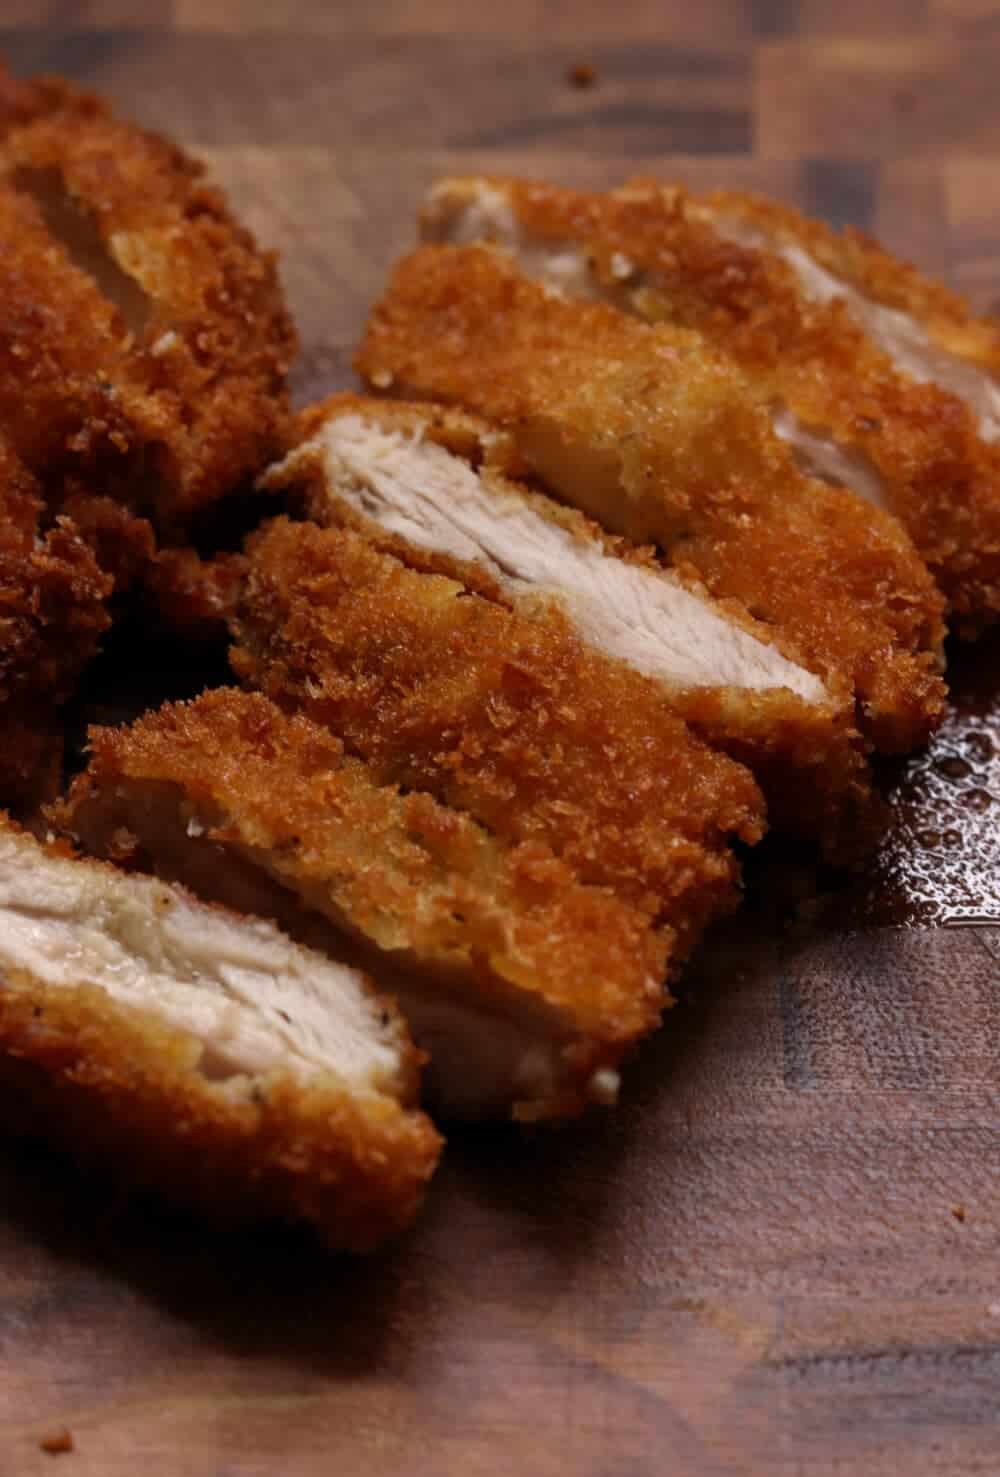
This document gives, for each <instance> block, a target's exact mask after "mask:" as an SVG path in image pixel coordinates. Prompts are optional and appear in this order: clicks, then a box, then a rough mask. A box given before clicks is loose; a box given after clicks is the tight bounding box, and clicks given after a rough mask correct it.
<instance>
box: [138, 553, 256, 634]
mask: <svg viewBox="0 0 1000 1477" xmlns="http://www.w3.org/2000/svg"><path fill="white" fill-rule="evenodd" d="M245 568H246V565H245V561H244V559H243V557H242V555H240V554H217V555H216V556H215V558H214V559H201V558H199V556H198V554H197V553H196V552H195V551H194V549H161V550H160V551H159V552H158V553H157V554H156V556H155V557H154V558H153V559H152V560H151V561H150V563H149V564H148V565H147V567H146V570H145V573H144V577H143V594H144V596H145V598H146V605H147V611H148V614H149V616H150V617H151V618H152V620H153V621H154V623H155V624H157V625H162V626H164V627H165V628H166V629H167V630H169V631H172V632H174V633H176V634H177V635H180V636H183V637H186V638H187V639H188V640H198V641H224V640H225V638H226V631H227V621H228V620H229V617H230V616H231V614H232V613H233V611H234V610H235V608H236V604H237V601H238V599H239V593H240V587H241V582H242V579H243V575H244V572H245Z"/></svg>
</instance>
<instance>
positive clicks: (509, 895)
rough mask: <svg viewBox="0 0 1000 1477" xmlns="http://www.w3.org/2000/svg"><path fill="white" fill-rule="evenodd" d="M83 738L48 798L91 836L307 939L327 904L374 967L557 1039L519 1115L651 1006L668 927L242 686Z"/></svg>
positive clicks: (536, 1112) (618, 1047)
mask: <svg viewBox="0 0 1000 1477" xmlns="http://www.w3.org/2000/svg"><path fill="white" fill-rule="evenodd" d="M90 744H91V759H90V764H89V767H88V769H87V771H86V772H85V773H84V774H83V775H81V776H80V777H79V778H78V779H77V781H76V782H75V784H74V786H73V788H72V790H71V792H70V795H69V797H68V800H67V802H66V804H65V805H63V806H62V807H59V809H58V810H57V812H56V818H57V820H58V822H59V824H60V825H61V826H62V827H63V828H64V829H66V830H68V831H69V832H70V833H71V834H73V835H74V836H75V837H77V838H78V839H79V840H80V841H81V842H82V843H83V844H84V845H85V846H86V847H87V849H88V850H90V851H92V852H95V853H97V854H100V855H104V856H109V855H113V856H115V858H116V860H122V859H127V860H128V861H129V862H130V863H132V864H138V865H139V866H141V867H142V868H143V869H144V870H155V871H156V872H157V874H158V875H160V876H164V877H167V878H169V879H171V880H179V881H182V882H186V883H187V884H188V885H190V886H192V887H194V889H195V890H196V891H197V892H198V893H199V894H200V895H202V896H210V897H212V898H214V899H215V900H217V901H223V902H230V903H232V904H233V905H235V906H237V907H247V906H249V907H250V908H252V909H253V910H254V911H257V912H260V911H267V912H269V913H272V914H273V915H274V916H275V917H276V919H277V921H278V922H279V923H280V924H281V926H282V927H284V928H286V929H288V931H290V932H292V933H298V934H300V935H301V934H302V933H303V925H304V934H305V937H306V938H307V939H308V936H309V929H310V919H311V920H313V922H315V920H317V919H318V918H319V917H321V916H322V917H325V918H326V919H328V920H330V921H332V922H333V923H334V924H335V925H337V926H339V927H340V928H342V929H343V930H344V931H345V933H347V934H348V935H349V936H351V937H352V938H353V939H355V940H357V941H359V942H360V943H361V944H362V945H363V946H365V949H366V952H365V953H364V955H363V964H364V967H365V968H366V969H368V970H369V971H370V972H371V973H372V975H373V976H374V978H375V979H376V980H377V981H381V979H382V972H383V971H384V970H385V969H386V967H387V966H388V968H389V969H390V971H397V972H398V971H399V970H406V971H408V972H410V973H412V974H413V976H414V978H415V980H417V981H419V980H420V978H421V977H422V979H423V983H422V984H421V983H417V984H416V985H415V988H419V989H421V990H422V991H424V992H426V993H428V994H429V995H430V997H431V998H433V997H434V996H435V995H436V994H438V993H439V992H443V993H444V995H445V997H446V998H447V997H452V998H454V999H455V1000H457V1001H459V1002H467V1003H469V1004H471V1006H473V1007H474V1008H475V1009H476V1010H480V1011H483V1012H485V1013H486V1018H485V1023H484V1026H483V1029H485V1030H487V1031H488V1030H489V1021H490V1012H494V1013H495V1014H496V1016H497V1017H503V1016H512V1017H514V1018H517V1019H523V1020H525V1022H526V1023H527V1025H528V1026H529V1027H530V1028H531V1029H535V1030H537V1031H538V1032H539V1033H540V1034H541V1035H542V1036H543V1037H550V1036H551V1037H553V1038H554V1039H555V1040H556V1041H557V1042H561V1043H562V1047H561V1050H562V1054H563V1059H564V1072H563V1076H562V1078H561V1080H559V1081H558V1083H555V1084H552V1086H553V1087H555V1088H557V1089H558V1091H557V1092H556V1093H555V1095H554V1096H553V1097H542V1096H541V1095H540V1094H539V1095H533V1096H532V1097H531V1099H530V1100H527V1101H522V1102H521V1103H519V1104H518V1103H515V1111H516V1112H517V1113H518V1116H521V1117H525V1116H531V1117H533V1118H538V1117H541V1116H545V1117H552V1116H556V1115H560V1116H562V1115H565V1114H567V1113H572V1112H576V1111H578V1110H579V1109H580V1108H581V1107H582V1106H584V1104H585V1102H586V1100H587V1094H588V1083H589V1082H590V1080H591V1079H592V1078H593V1075H594V1073H595V1072H597V1071H599V1070H600V1069H602V1068H606V1067H612V1068H613V1067H614V1066H616V1065H617V1063H618V1062H619V1061H620V1059H621V1057H622V1054H623V1052H624V1051H625V1050H626V1048H628V1047H629V1046H630V1045H631V1044H632V1043H633V1042H634V1041H635V1040H636V1039H637V1038H638V1037H639V1036H641V1035H643V1034H645V1033H646V1032H648V1031H650V1030H652V1029H653V1027H654V1026H655V1025H656V1024H657V1023H658V1021H659V1017H660V1012H661V1010H662V1009H663V1006H664V1004H665V1003H666V998H667V997H666V996H665V992H664V989H663V980H664V977H665V974H666V964H667V959H668V956H669V950H670V945H671V938H670V936H669V934H668V933H659V934H657V933H654V932H653V930H651V928H650V926H649V919H648V917H647V916H646V915H644V914H643V913H641V912H640V911H639V910H637V909H635V908H632V907H630V906H629V905H628V904H626V903H625V902H623V901H621V900H619V899H618V898H616V897H614V896H613V894H611V893H610V892H607V891H605V890H603V889H600V888H595V887H584V886H581V884H580V883H579V882H578V881H577V879H576V877H575V876H574V874H573V873H572V871H571V870H570V869H569V867H568V866H567V865H566V864H565V862H562V861H560V860H558V859H557V858H556V857H555V856H553V854H552V852H551V851H550V850H549V849H548V848H547V847H545V846H543V845H541V844H539V843H538V842H527V843H524V844H521V845H515V846H511V845H507V844H504V843H503V842H502V841H500V840H498V839H497V838H496V837H494V836H492V835H491V834H490V833H489V832H487V831H485V830H484V829H483V828H482V827H481V826H479V825H477V824H476V822H475V821H473V820H472V819H471V818H470V817H469V816H468V815H465V814H462V813H460V812H456V811H452V810H449V809H448V808H447V807H446V806H443V805H441V804H439V803H438V802H437V801H436V800H434V799H433V798H432V797H431V796H429V795H427V794H421V793H409V794H402V793H401V792H400V791H399V790H398V789H397V788H396V787H395V786H391V785H390V786H386V785H378V784H376V783H375V781H374V778H373V776H372V773H371V771H370V770H369V769H368V767H367V766H366V765H364V764H363V763H362V762H361V761H359V760H357V759H353V758H351V757H349V756H347V755H346V754H345V753H344V749H343V745H342V744H341V743H340V742H339V741H338V740H337V739H336V738H334V737H333V736H332V735H331V734H330V733H329V732H327V730H326V729H323V728H320V727H319V726H318V725H317V724H315V723H312V722H310V721H309V720H307V719H306V718H304V717H302V716H301V715H295V716H288V715H286V714H285V713H283V712H282V711H281V709H279V708H278V707H276V706H275V705H274V704H273V703H271V702H269V701H268V700H267V699H266V698H264V697H262V696H261V695H260V694H258V693H244V692H240V691H233V690H220V691H216V692H211V693H207V694H205V695H204V696H203V697H201V698H199V699H197V700H196V701H194V702H191V703H180V704H176V705H172V706H168V707H165V708H163V709H161V710H160V711H159V712H157V713H154V714H151V715H149V716H148V717H145V718H143V719H141V720H140V721H139V722H137V723H136V724H134V725H133V726H132V727H131V728H124V729H100V728H97V729H92V730H91V734H90ZM242 889H248V891H246V893H245V895H244V894H243V892H242ZM261 897H263V898H264V899H265V902H264V903H263V904H262V903H261V901H260V898H261ZM384 983H385V986H386V988H388V989H390V990H391V989H392V974H391V973H390V975H389V977H388V978H387V979H386V980H385V981H384ZM532 1023H534V1024H532ZM418 1039H419V1037H418Z"/></svg>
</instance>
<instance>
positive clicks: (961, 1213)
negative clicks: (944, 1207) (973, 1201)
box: [951, 1205, 965, 1223]
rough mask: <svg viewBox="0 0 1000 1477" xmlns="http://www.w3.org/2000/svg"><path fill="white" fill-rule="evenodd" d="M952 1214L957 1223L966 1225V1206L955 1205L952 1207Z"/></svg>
mask: <svg viewBox="0 0 1000 1477" xmlns="http://www.w3.org/2000/svg"><path fill="white" fill-rule="evenodd" d="M951 1213H952V1215H953V1216H954V1217H955V1219H956V1221H962V1222H963V1223H964V1221H965V1206H964V1205H953V1206H952V1207H951Z"/></svg>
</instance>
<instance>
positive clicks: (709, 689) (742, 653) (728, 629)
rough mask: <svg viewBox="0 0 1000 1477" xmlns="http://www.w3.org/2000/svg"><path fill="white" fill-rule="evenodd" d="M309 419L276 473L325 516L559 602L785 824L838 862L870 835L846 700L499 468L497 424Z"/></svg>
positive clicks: (462, 571) (509, 594) (350, 401)
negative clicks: (740, 769) (750, 778)
mask: <svg viewBox="0 0 1000 1477" xmlns="http://www.w3.org/2000/svg"><path fill="white" fill-rule="evenodd" d="M304 426H305V430H306V439H305V440H304V441H303V442H302V444H301V445H300V446H299V447H298V448H297V449H296V450H295V451H293V452H291V453H290V454H289V455H288V456H287V457H286V458H285V459H284V460H283V461H282V462H280V463H278V464H277V465H276V466H275V467H273V468H272V469H271V470H270V471H269V472H268V473H267V474H265V477H264V478H263V479H262V481H263V485H265V486H267V487H270V488H272V489H276V488H286V489H288V488H295V487H296V486H299V487H304V488H305V489H306V506H307V510H308V512H309V513H310V515H311V516H312V517H313V518H314V519H315V520H316V521H317V522H319V523H321V524H325V525H331V524H334V525H335V524H337V523H342V524H343V523H349V524H351V525H353V526H358V527H361V528H363V529H365V530H367V531H369V532H370V533H371V534H372V536H373V537H376V538H377V539H381V540H383V541H384V542H386V544H387V546H388V547H389V549H390V551H391V552H394V553H396V554H397V555H399V556H400V557H402V558H404V559H405V558H407V554H408V553H409V556H410V558H411V561H412V556H413V551H414V550H417V551H420V552H421V553H423V554H427V555H431V556H433V558H434V561H435V565H436V567H438V568H441V569H442V570H443V572H445V573H449V574H453V575H454V576H455V577H456V578H459V579H462V580H463V581H464V582H465V583H467V584H472V580H471V579H470V578H469V571H470V570H472V571H473V573H474V574H475V575H476V576H477V577H478V578H479V581H480V583H479V590H480V592H481V593H485V594H490V593H493V594H494V595H498V596H499V597H500V598H503V599H506V600H509V601H510V602H511V603H512V604H513V605H515V606H517V607H518V608H519V609H521V610H522V611H528V612H530V609H531V606H532V603H533V602H538V601H542V602H543V603H546V602H555V603H557V604H558V605H559V606H560V607H561V609H562V610H563V612H564V614H565V615H566V616H567V617H568V618H569V620H570V621H571V622H572V623H573V625H574V626H575V628H576V629H577V631H578V632H579V633H580V634H581V636H582V637H583V638H584V640H585V641H587V643H588V644H589V645H591V646H593V647H594V648H596V649H597V650H598V651H600V652H601V653H602V654H604V655H605V656H608V657H611V658H612V659H613V660H616V661H620V662H623V663H624V664H626V665H627V666H629V667H631V668H633V669H634V670H635V671H637V672H639V673H641V674H642V675H643V676H646V677H649V678H652V679H653V680H654V681H656V682H657V683H658V684H659V685H660V687H661V688H662V689H663V690H664V692H665V693H666V694H667V695H668V697H669V699H670V701H671V705H672V706H673V707H674V709H675V710H676V711H677V712H678V713H680V714H681V715H682V716H684V717H685V718H686V719H688V720H689V721H690V722H691V723H692V724H693V725H694V726H696V727H698V728H699V729H700V730H701V731H702V732H704V733H705V735H706V737H708V738H710V739H711V740H712V741H713V742H717V743H719V744H720V745H722V746H723V747H725V748H727V749H728V750H729V751H730V752H732V753H733V754H734V757H738V758H740V759H742V760H743V761H744V762H746V763H748V764H749V765H750V767H751V768H753V769H754V770H755V771H756V772H757V776H758V779H760V781H761V783H762V784H763V785H764V788H765V792H766V793H767V794H768V799H769V804H770V806H771V810H772V816H773V818H774V819H775V822H776V824H778V825H779V826H782V827H787V828H789V829H794V830H803V831H806V832H814V831H815V829H816V826H817V824H820V823H821V829H822V831H823V836H824V842H825V844H826V846H827V849H828V851H829V853H830V854H831V855H832V856H835V857H838V858H839V859H844V858H846V857H847V856H848V855H849V854H851V853H853V852H854V851H855V850H858V851H861V850H864V848H865V846H866V845H868V844H870V841H871V840H872V839H873V838H874V833H875V831H876V830H877V824H878V822H877V816H876V809H877V807H874V805H873V804H872V801H871V795H870V789H869V783H868V772H867V766H866V764H865V762H864V759H863V755H862V753H861V750H860V745H859V741H858V739H857V736H856V734H855V733H854V729H853V717H852V715H851V714H850V712H849V711H848V709H847V707H846V705H845V704H844V703H843V702H839V703H838V701H837V700H836V699H835V698H834V697H833V696H832V695H831V694H830V692H829V691H828V689H827V687H826V686H825V684H824V683H823V681H822V679H821V678H820V677H818V676H817V675H816V674H814V673H812V672H810V671H808V670H807V669H806V668H804V667H802V666H800V665H799V664H798V663H796V662H794V661H793V660H791V659H790V658H789V657H787V656H785V655H783V654H782V652H781V651H780V650H779V649H778V648H777V647H776V646H775V645H774V644H773V642H772V641H770V640H768V639H767V633H766V631H765V630H763V629H756V628H755V627H754V624H753V623H752V622H751V621H750V620H749V619H748V618H747V617H745V616H743V617H738V616H737V615H736V614H735V612H732V611H728V610H726V609H725V608H724V607H722V606H720V605H719V604H718V603H717V602H715V601H713V600H712V599H711V597H709V596H708V595H707V594H706V593H704V592H703V591H701V590H698V589H696V588H694V587H691V586H690V585H686V584H685V583H684V582H683V581H682V580H681V579H680V578H679V577H678V576H677V575H676V574H675V573H674V572H673V571H672V570H670V569H667V568H665V567H664V566H663V565H661V564H659V563H656V562H654V561H653V560H652V559H649V558H645V557H643V556H642V555H641V553H640V551H638V550H636V549H635V548H634V547H633V546H630V545H628V544H626V543H625V542H624V541H622V540H620V539H618V540H611V539H609V538H607V537H605V536H604V535H603V533H602V531H601V530H600V529H599V528H598V527H597V525H595V524H594V523H592V522H591V521H590V520H589V519H588V518H586V517H585V516H584V515H583V514H581V513H580V512H578V511H577V510H576V509H572V508H567V507H564V506H562V505H561V504H558V503H556V502H554V501H553V500H552V499H551V498H549V497H547V496H545V495H544V494H543V493H539V492H536V491H534V490H532V489H530V488H529V487H527V486H525V485H524V484H523V483H521V482H518V481H516V480H514V479H512V478H511V477H509V476H505V475H503V474H502V473H501V472H499V471H498V470H497V469H496V467H495V466H493V465H490V460H491V457H495V459H497V460H500V461H502V460H503V452H502V451H501V450H499V449H498V448H500V447H501V446H502V444H503V438H502V436H500V435H499V433H497V432H496V431H494V430H493V429H492V428H491V427H490V426H489V425H487V423H485V422H482V421H479V420H478V419H477V418H475V417H473V416H469V415H465V414H463V413H461V412H455V411H441V410H440V409H435V408H433V407H429V406H422V405H415V404H407V403H405V402H386V401H372V400H365V399H362V398H360V397H354V396H339V397H334V399H332V400H331V401H329V402H327V403H326V404H325V405H323V406H319V407H317V408H315V409H314V410H313V411H311V412H307V414H306V417H305V418H304ZM775 766H776V767H775ZM789 766H791V767H792V768H799V769H801V770H802V771H804V772H809V773H810V774H811V775H812V776H813V778H812V780H811V782H810V783H811V787H812V795H811V797H810V796H807V795H806V794H805V792H804V790H803V788H802V787H801V786H797V785H792V786H789V782H788V768H789ZM772 770H774V773H773V774H772V773H771V771H772ZM779 770H780V777H779V773H778V771H779ZM820 771H822V773H821V772H820ZM769 780H770V782H769ZM786 801H787V804H786ZM838 812H839V813H840V815H841V817H842V824H838V823H837V821H836V820H835V819H834V818H835V817H836V816H837V814H838Z"/></svg>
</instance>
